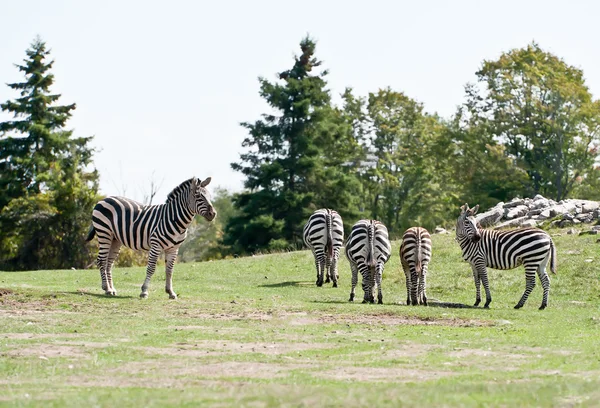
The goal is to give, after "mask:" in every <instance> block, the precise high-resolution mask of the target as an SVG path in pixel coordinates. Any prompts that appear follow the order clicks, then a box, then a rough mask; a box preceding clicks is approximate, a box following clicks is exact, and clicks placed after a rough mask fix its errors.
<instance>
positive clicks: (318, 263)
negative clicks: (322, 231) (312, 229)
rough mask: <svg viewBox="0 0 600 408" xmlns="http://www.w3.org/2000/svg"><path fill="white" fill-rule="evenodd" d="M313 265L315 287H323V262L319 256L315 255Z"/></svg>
mask: <svg viewBox="0 0 600 408" xmlns="http://www.w3.org/2000/svg"><path fill="white" fill-rule="evenodd" d="M315 265H316V267H317V286H319V287H321V286H323V273H324V272H325V261H324V260H323V259H322V257H321V254H319V255H315Z"/></svg>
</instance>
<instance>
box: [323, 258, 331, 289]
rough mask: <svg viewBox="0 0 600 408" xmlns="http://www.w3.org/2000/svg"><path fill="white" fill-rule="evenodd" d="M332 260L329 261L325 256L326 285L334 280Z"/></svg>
mask: <svg viewBox="0 0 600 408" xmlns="http://www.w3.org/2000/svg"><path fill="white" fill-rule="evenodd" d="M330 268H331V259H329V257H328V256H325V272H324V273H325V275H326V276H325V283H329V282H331V281H332V280H333V278H332V277H331V271H330Z"/></svg>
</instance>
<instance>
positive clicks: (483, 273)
mask: <svg viewBox="0 0 600 408" xmlns="http://www.w3.org/2000/svg"><path fill="white" fill-rule="evenodd" d="M477 269H478V274H479V280H480V281H481V283H482V284H483V288H484V289H485V304H484V305H483V307H484V308H485V309H487V308H489V307H490V303H492V294H491V292H490V282H489V281H488V275H487V269H486V267H485V265H479V267H478V268H477Z"/></svg>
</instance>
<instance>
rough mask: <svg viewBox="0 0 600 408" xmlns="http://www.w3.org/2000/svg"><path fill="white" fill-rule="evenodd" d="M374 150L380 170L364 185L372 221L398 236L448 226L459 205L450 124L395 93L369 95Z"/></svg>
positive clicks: (385, 91) (371, 170)
mask: <svg viewBox="0 0 600 408" xmlns="http://www.w3.org/2000/svg"><path fill="white" fill-rule="evenodd" d="M367 110H368V119H367V120H368V121H369V122H370V124H371V132H370V134H369V136H368V139H369V146H370V151H371V153H372V155H373V156H374V158H375V160H374V165H373V166H372V167H369V168H367V169H366V171H365V173H364V176H363V182H364V186H365V190H366V191H368V195H369V197H370V198H371V202H370V205H369V206H368V209H369V211H370V213H371V217H372V218H376V219H379V220H380V221H382V222H383V223H384V224H386V226H387V227H388V230H389V231H390V234H391V235H392V236H399V235H400V234H401V233H402V232H403V231H404V230H405V229H406V228H408V227H411V226H414V225H421V226H424V227H426V228H433V227H435V226H436V225H439V224H440V223H442V222H443V221H444V220H445V219H446V217H447V214H448V210H449V209H451V208H453V206H455V200H456V196H455V188H454V186H453V183H452V180H451V179H450V175H451V173H450V167H449V165H448V163H447V161H446V160H445V158H444V156H445V155H446V152H445V151H444V150H442V148H441V147H442V145H444V143H445V140H444V137H445V136H446V135H447V133H446V132H444V129H445V124H444V123H443V122H442V121H441V120H440V119H439V118H438V117H436V116H432V115H428V114H426V113H425V112H423V106H422V105H421V104H420V103H418V102H416V101H414V100H413V99H411V98H409V97H408V96H406V95H404V94H403V93H402V92H395V91H392V90H391V89H389V88H388V89H382V90H379V92H377V93H376V94H375V93H371V94H369V101H368V107H367Z"/></svg>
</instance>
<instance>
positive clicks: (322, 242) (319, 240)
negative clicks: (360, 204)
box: [303, 209, 344, 288]
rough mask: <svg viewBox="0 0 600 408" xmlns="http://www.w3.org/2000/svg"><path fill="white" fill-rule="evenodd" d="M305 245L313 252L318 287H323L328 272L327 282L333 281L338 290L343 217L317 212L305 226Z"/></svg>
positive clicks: (334, 212)
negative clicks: (338, 265)
mask: <svg viewBox="0 0 600 408" xmlns="http://www.w3.org/2000/svg"><path fill="white" fill-rule="evenodd" d="M303 236H304V243H305V244H306V246H307V247H309V248H310V249H311V250H312V253H313V255H314V257H315V265H316V266H317V286H323V275H324V274H325V271H327V280H326V281H325V283H329V280H330V279H331V281H333V287H334V288H337V285H338V278H339V275H338V273H337V263H338V258H339V257H340V250H341V248H342V245H343V243H344V224H343V223H342V217H340V215H339V214H338V213H337V212H336V211H333V210H330V209H320V210H317V211H315V212H314V213H313V214H312V215H311V216H310V218H309V219H308V221H307V222H306V225H305V226H304V231H303Z"/></svg>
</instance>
